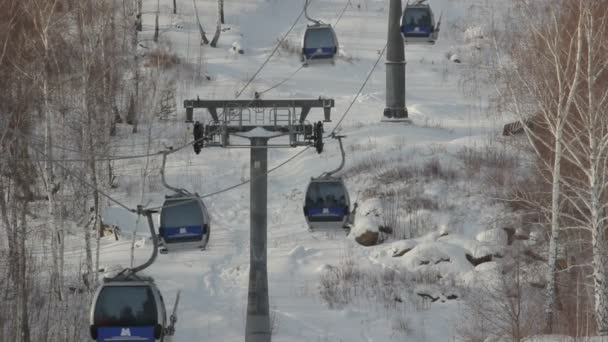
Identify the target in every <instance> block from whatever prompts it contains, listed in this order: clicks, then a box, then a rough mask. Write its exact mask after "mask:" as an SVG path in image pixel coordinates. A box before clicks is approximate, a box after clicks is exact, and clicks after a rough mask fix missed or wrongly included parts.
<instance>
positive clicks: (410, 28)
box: [401, 1, 439, 45]
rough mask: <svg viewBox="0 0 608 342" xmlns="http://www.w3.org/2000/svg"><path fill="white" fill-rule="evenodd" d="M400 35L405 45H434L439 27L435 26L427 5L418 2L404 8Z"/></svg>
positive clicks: (431, 12)
mask: <svg viewBox="0 0 608 342" xmlns="http://www.w3.org/2000/svg"><path fill="white" fill-rule="evenodd" d="M401 33H402V35H403V39H404V40H405V43H406V44H426V45H428V44H435V42H436V41H437V38H438V36H439V26H438V25H437V26H435V17H434V15H433V11H432V10H431V7H430V6H429V4H426V3H423V1H418V2H416V3H414V4H410V3H408V4H407V5H406V6H405V10H404V11H403V16H402V18H401Z"/></svg>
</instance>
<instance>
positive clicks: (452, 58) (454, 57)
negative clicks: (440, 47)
mask: <svg viewBox="0 0 608 342" xmlns="http://www.w3.org/2000/svg"><path fill="white" fill-rule="evenodd" d="M450 61H452V62H454V63H461V60H460V57H459V56H458V55H457V54H453V55H452V56H450Z"/></svg>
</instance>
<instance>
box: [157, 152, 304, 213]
mask: <svg viewBox="0 0 608 342" xmlns="http://www.w3.org/2000/svg"><path fill="white" fill-rule="evenodd" d="M310 147H311V146H307V147H306V148H304V149H303V150H302V151H300V152H298V153H296V154H294V155H293V156H291V157H290V158H289V159H287V160H285V161H283V162H282V163H280V164H279V165H277V166H275V167H273V168H271V169H269V170H268V171H267V172H266V173H264V174H261V175H259V176H258V177H264V176H266V175H268V174H270V173H271V172H273V171H275V170H277V169H279V168H281V167H283V166H285V165H286V164H288V163H290V162H291V161H293V160H294V159H296V158H297V157H299V156H300V155H302V154H303V153H304V152H306V151H307V150H308V149H309V148H310ZM256 179H257V178H256ZM250 182H251V179H248V180H246V181H243V182H240V183H237V184H234V185H232V186H229V187H227V188H224V189H221V190H218V191H214V192H210V193H207V194H204V195H200V196H192V197H182V198H183V199H188V198H192V199H191V200H190V201H196V200H198V199H205V198H208V197H212V196H216V195H219V194H222V193H224V192H228V191H230V190H234V189H236V188H238V187H241V186H243V185H245V184H249V183H250ZM183 204H184V202H182V203H179V204H170V205H165V206H159V207H154V208H150V209H149V210H161V209H165V208H170V207H173V206H178V205H183Z"/></svg>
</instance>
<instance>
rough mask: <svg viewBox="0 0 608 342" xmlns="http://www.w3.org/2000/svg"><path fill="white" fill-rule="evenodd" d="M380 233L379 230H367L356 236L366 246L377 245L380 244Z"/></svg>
mask: <svg viewBox="0 0 608 342" xmlns="http://www.w3.org/2000/svg"><path fill="white" fill-rule="evenodd" d="M379 235H380V234H379V233H378V232H372V231H369V230H366V231H365V232H363V234H360V235H359V236H357V237H356V238H355V241H357V243H359V244H360V245H362V246H365V247H370V246H375V245H377V244H378V237H379Z"/></svg>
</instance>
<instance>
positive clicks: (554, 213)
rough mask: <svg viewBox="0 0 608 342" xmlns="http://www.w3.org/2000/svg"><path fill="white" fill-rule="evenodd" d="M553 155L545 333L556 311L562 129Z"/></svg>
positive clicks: (556, 136) (557, 134) (549, 328)
mask: <svg viewBox="0 0 608 342" xmlns="http://www.w3.org/2000/svg"><path fill="white" fill-rule="evenodd" d="M557 126H558V127H562V124H561V121H560V120H559V119H558V122H557ZM554 138H555V144H554V148H555V150H554V153H553V158H554V161H553V172H552V175H551V176H552V177H553V179H552V186H551V234H550V237H549V262H548V272H549V274H548V275H547V292H546V302H545V322H546V328H545V329H546V333H547V334H551V333H553V320H554V318H555V316H554V313H555V310H556V305H555V304H556V295H555V293H556V292H555V290H556V284H555V275H556V274H555V270H556V265H557V251H558V243H559V229H560V227H559V217H560V181H561V159H562V128H558V131H557V132H556V134H555V136H554Z"/></svg>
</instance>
